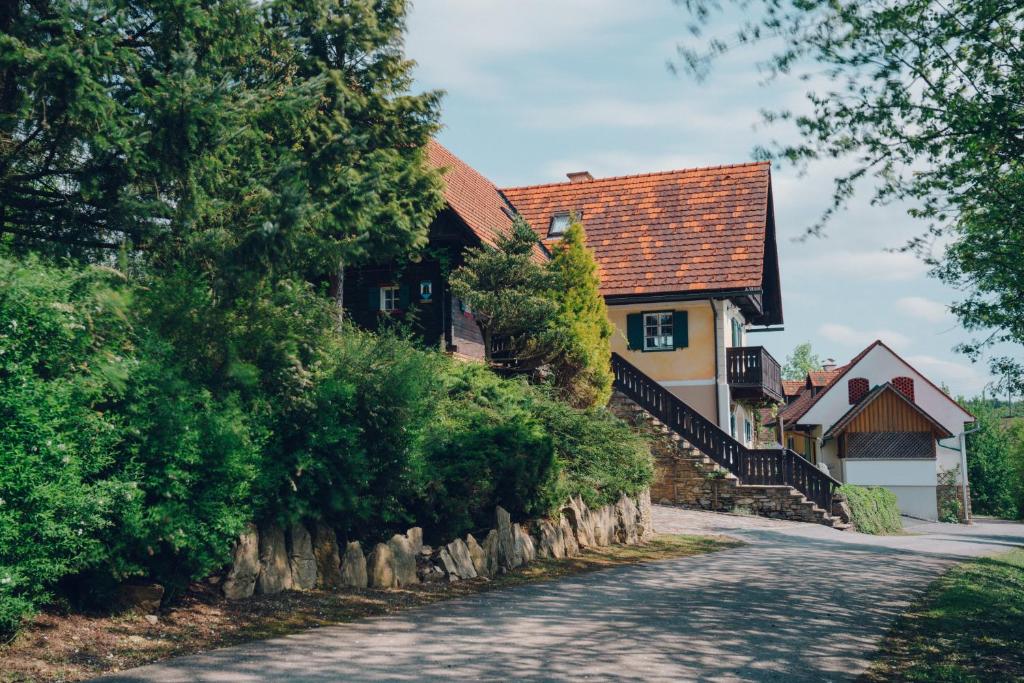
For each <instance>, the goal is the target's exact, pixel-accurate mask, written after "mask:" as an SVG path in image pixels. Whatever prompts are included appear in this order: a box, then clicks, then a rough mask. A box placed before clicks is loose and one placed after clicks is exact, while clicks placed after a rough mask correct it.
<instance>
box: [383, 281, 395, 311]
mask: <svg viewBox="0 0 1024 683" xmlns="http://www.w3.org/2000/svg"><path fill="white" fill-rule="evenodd" d="M380 310H382V311H397V310H398V287H397V286H394V285H392V286H389V287H381V288H380Z"/></svg>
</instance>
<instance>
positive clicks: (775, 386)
mask: <svg viewBox="0 0 1024 683" xmlns="http://www.w3.org/2000/svg"><path fill="white" fill-rule="evenodd" d="M725 362H726V376H727V378H728V381H729V387H730V388H731V389H732V394H733V396H734V397H735V398H748V399H754V400H759V399H770V400H773V401H782V400H783V398H784V394H783V393H782V367H781V366H780V365H779V361H777V360H775V358H773V357H772V354H770V353H768V351H767V350H766V349H765V348H764V347H763V346H737V347H733V348H731V349H726V352H725Z"/></svg>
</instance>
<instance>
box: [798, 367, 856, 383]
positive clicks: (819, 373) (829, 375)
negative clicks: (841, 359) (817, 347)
mask: <svg viewBox="0 0 1024 683" xmlns="http://www.w3.org/2000/svg"><path fill="white" fill-rule="evenodd" d="M845 371H846V366H845V365H844V366H843V367H841V368H833V369H832V370H811V371H810V372H808V373H807V377H808V378H810V380H811V386H812V387H827V386H828V385H829V384H831V383H832V380H834V379H835V378H836V377H838V376H839V375H841V374H843V372H845Z"/></svg>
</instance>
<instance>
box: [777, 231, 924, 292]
mask: <svg viewBox="0 0 1024 683" xmlns="http://www.w3.org/2000/svg"><path fill="white" fill-rule="evenodd" d="M810 244H811V245H812V246H813V247H814V251H815V252H818V253H816V254H815V255H813V256H796V257H793V258H791V259H790V260H789V263H788V264H786V267H787V268H796V269H798V271H799V272H801V273H804V274H808V273H810V274H814V275H815V276H817V277H829V278H832V277H837V276H838V277H844V278H853V279H854V282H856V281H861V282H864V281H868V280H870V281H873V282H899V281H907V280H917V279H920V278H921V277H923V276H924V275H925V274H926V273H927V270H928V267H927V266H926V265H925V264H924V263H922V262H921V260H920V259H918V258H917V257H916V256H914V255H913V254H911V253H908V252H891V251H881V250H879V251H835V250H832V251H825V252H824V253H820V252H821V251H822V250H823V249H824V248H828V245H827V243H825V244H823V243H822V242H818V241H814V242H811V243H810Z"/></svg>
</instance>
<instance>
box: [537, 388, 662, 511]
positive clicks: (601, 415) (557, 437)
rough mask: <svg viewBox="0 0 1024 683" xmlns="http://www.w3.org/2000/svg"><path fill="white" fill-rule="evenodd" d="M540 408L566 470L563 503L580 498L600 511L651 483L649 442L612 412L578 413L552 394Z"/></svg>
mask: <svg viewBox="0 0 1024 683" xmlns="http://www.w3.org/2000/svg"><path fill="white" fill-rule="evenodd" d="M535 407H536V409H537V419H538V420H539V421H540V422H541V423H542V424H543V425H544V429H545V431H546V432H547V433H548V434H549V435H550V436H551V439H552V440H553V442H554V446H555V453H556V454H557V457H558V461H559V465H560V468H561V470H562V472H563V477H562V485H561V494H562V495H561V496H560V497H561V499H562V500H564V499H565V498H567V497H568V496H575V495H579V496H581V497H582V498H583V500H584V502H586V503H587V505H588V506H591V507H596V506H601V505H607V504H609V503H614V502H615V501H616V500H617V499H618V497H619V495H620V494H621V493H626V494H627V495H636V494H638V493H640V492H641V491H642V490H643V489H645V488H647V487H648V486H650V485H651V481H652V480H653V479H654V463H653V461H652V459H651V451H650V446H649V444H648V443H647V441H646V440H645V439H644V438H643V437H642V436H640V435H639V434H638V433H636V432H635V431H633V430H632V429H630V428H629V426H628V425H627V424H626V423H625V422H623V421H622V420H620V419H619V418H617V417H616V416H615V415H613V414H612V413H611V412H610V411H609V410H608V409H607V408H591V409H588V410H579V409H575V408H572V407H571V406H569V405H567V404H565V403H563V402H562V401H559V400H557V399H554V398H551V397H548V396H545V397H543V400H538V401H537V404H536V406H535Z"/></svg>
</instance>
